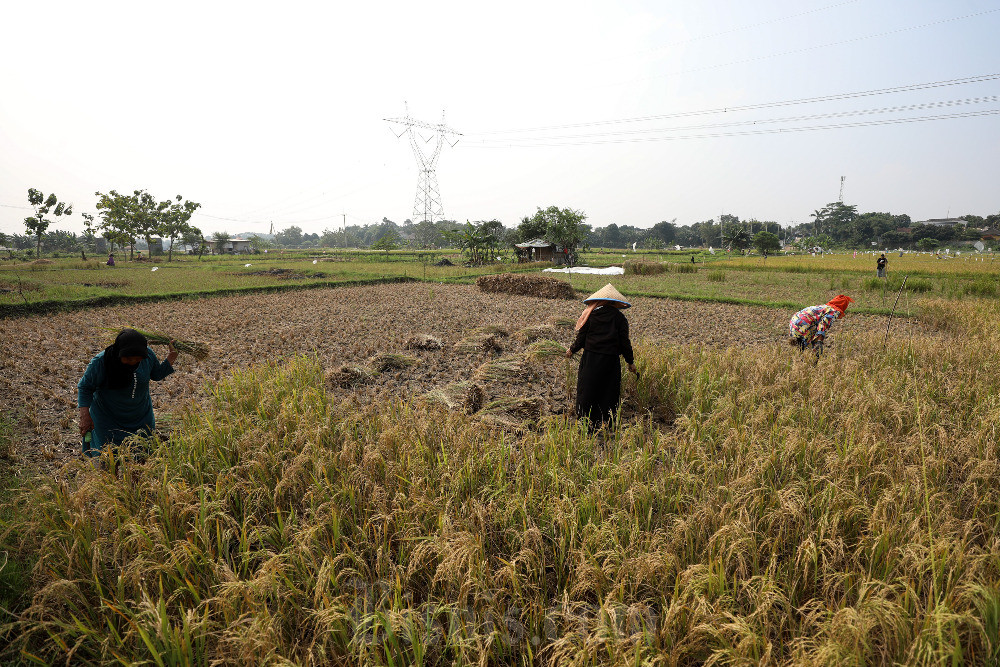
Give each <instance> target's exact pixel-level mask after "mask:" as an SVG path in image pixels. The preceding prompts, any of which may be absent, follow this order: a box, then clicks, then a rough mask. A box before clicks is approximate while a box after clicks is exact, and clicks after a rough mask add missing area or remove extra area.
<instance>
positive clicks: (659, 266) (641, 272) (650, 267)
mask: <svg viewBox="0 0 1000 667" xmlns="http://www.w3.org/2000/svg"><path fill="white" fill-rule="evenodd" d="M668 266H669V265H668V264H664V263H663V262H644V261H641V260H634V259H630V260H628V261H627V262H625V275H626V276H652V275H656V274H659V273H666V272H667V271H669V270H670V269H669V268H667V267H668Z"/></svg>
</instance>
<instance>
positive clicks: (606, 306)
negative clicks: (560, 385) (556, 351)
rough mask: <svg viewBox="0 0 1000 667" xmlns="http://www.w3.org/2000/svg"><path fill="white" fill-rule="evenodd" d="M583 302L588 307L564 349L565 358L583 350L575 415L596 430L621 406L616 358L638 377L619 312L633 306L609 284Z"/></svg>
mask: <svg viewBox="0 0 1000 667" xmlns="http://www.w3.org/2000/svg"><path fill="white" fill-rule="evenodd" d="M583 302H584V303H585V304H587V307H586V308H585V309H584V311H583V314H581V315H580V318H579V319H578V320H577V321H576V340H574V341H573V344H572V345H571V346H570V347H569V348H568V349H567V350H566V358H567V359H569V358H571V357H572V356H573V355H574V354H576V352H577V350H580V349H582V350H583V356H582V357H581V359H580V372H579V373H578V374H577V382H576V414H577V416H578V417H581V418H583V417H586V418H587V419H588V420H589V421H590V427H591V428H597V427H598V426H601V425H604V424H606V423H607V422H609V421H611V420H612V419H613V418H614V416H615V413H616V412H617V411H618V405H619V403H621V384H622V369H621V364H620V362H619V361H618V357H619V355H620V356H622V357H625V363H627V364H628V369H629V370H630V371H632V372H633V373H635V375H636V377H638V376H639V371H637V370H636V368H635V358H634V356H633V354H632V341H631V340H630V339H629V335H628V320H627V319H626V318H625V315H623V314H622V312H621V311H622V310H624V309H625V308H630V307H631V306H632V304H630V303H629V302H628V301H626V300H625V297H623V296H622V295H621V293H620V292H619V291H618V290H616V289H615V288H614V287H612V285H611V283H608V284H607V285H605V286H604V287H602V288H601V289H599V290H598V291H596V292H594V293H593V294H591V295H590V296H589V297H587V298H586V299H584V300H583Z"/></svg>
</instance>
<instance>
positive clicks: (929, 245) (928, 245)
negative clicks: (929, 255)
mask: <svg viewBox="0 0 1000 667" xmlns="http://www.w3.org/2000/svg"><path fill="white" fill-rule="evenodd" d="M917 247H918V248H920V249H921V250H934V249H935V248H940V247H941V242H940V241H938V240H937V239H934V238H931V237H929V236H925V237H924V238H922V239H920V240H919V241H917Z"/></svg>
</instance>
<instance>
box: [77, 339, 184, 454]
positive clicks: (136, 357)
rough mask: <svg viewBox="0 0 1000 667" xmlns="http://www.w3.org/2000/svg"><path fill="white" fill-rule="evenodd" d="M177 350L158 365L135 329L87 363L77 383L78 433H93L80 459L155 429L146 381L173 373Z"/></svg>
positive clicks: (171, 352) (172, 351)
mask: <svg viewBox="0 0 1000 667" xmlns="http://www.w3.org/2000/svg"><path fill="white" fill-rule="evenodd" d="M176 359H177V350H175V349H174V344H173V341H171V342H170V353H169V354H167V358H166V360H165V361H162V362H161V361H159V360H158V359H157V358H156V353H155V352H153V351H152V350H151V349H149V347H148V345H147V343H146V337H145V336H143V335H142V334H141V333H139V332H138V331H135V330H134V329H124V330H123V331H122V332H121V333H119V334H118V336H117V337H116V338H115V342H114V343H113V344H112V345H110V346H109V347H107V348H105V349H104V351H102V352H98V353H97V356H95V357H94V358H93V359H91V360H90V363H89V364H87V370H86V371H85V372H84V374H83V377H82V378H80V382H79V383H77V405H78V406H79V407H80V434H81V435H83V436H86V434H87V433H88V432H90V433H91V440H90V444H89V446H88V445H87V443H86V441H85V442H84V447H85V449H84V452H83V454H84V456H89V457H95V456H100V455H101V450H102V449H103V448H104V446H105V444H107V443H112V444H114V445H115V446H118V445H121V444H122V442H123V441H124V440H125V438H127V437H129V436H131V435H138V434H140V433H145V434H152V433H153V431H154V430H155V429H156V418H155V417H154V416H153V400H152V398H150V396H149V381H150V380H157V381H159V380H162V379H164V378H165V377H167V376H168V375H170V374H171V373H173V372H174V367H173V365H172V364H173V363H174V361H175V360H176Z"/></svg>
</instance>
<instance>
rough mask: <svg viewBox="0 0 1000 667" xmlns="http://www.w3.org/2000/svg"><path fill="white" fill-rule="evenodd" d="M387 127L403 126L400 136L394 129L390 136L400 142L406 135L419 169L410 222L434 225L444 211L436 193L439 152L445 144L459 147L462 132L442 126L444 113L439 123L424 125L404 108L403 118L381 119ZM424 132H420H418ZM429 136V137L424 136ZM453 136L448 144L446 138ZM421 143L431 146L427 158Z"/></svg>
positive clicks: (440, 218) (442, 217)
mask: <svg viewBox="0 0 1000 667" xmlns="http://www.w3.org/2000/svg"><path fill="white" fill-rule="evenodd" d="M383 120H385V121H386V122H387V123H390V124H395V125H396V126H402V130H401V131H400V132H396V130H395V128H393V130H392V133H393V134H395V135H396V138H397V139H399V138H400V137H402V136H403V135H404V134H407V135H409V138H410V146H411V147H412V148H413V155H414V157H415V158H416V159H417V167H418V169H419V172H418V175H417V196H416V198H415V199H414V200H413V219H414V221H415V222H422V221H424V220H429V221H430V222H435V221H437V220H443V219H444V207H443V206H442V205H441V192H440V190H439V189H438V182H437V172H436V171H435V169H436V168H437V161H438V158H439V157H440V156H441V149H442V148H444V145H445V144H446V143H447V144H448V145H449V146H452V147H454V146H455V144H457V143H458V137H460V136H462V133H461V132H456V131H455V130H453V129H451V128H450V127H448V126H447V125H445V124H444V111H442V112H441V122H440V123H437V124H434V123H427V122H424V121H422V120H416V119H415V118H413V117H412V116H410V108H409V106H407V107H406V116H405V117H404V118H383ZM421 130H423V132H421ZM426 134H429V135H430V136H426ZM451 136H454V137H455V140H454V141H451V140H450V139H449V137H451ZM418 138H419V139H421V140H422V141H423V144H429V143H431V141H433V142H434V144H433V150H432V151H430V154H429V155H428V154H427V153H425V152H424V145H423V144H421V143H420V142H418V141H417V139H418Z"/></svg>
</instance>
